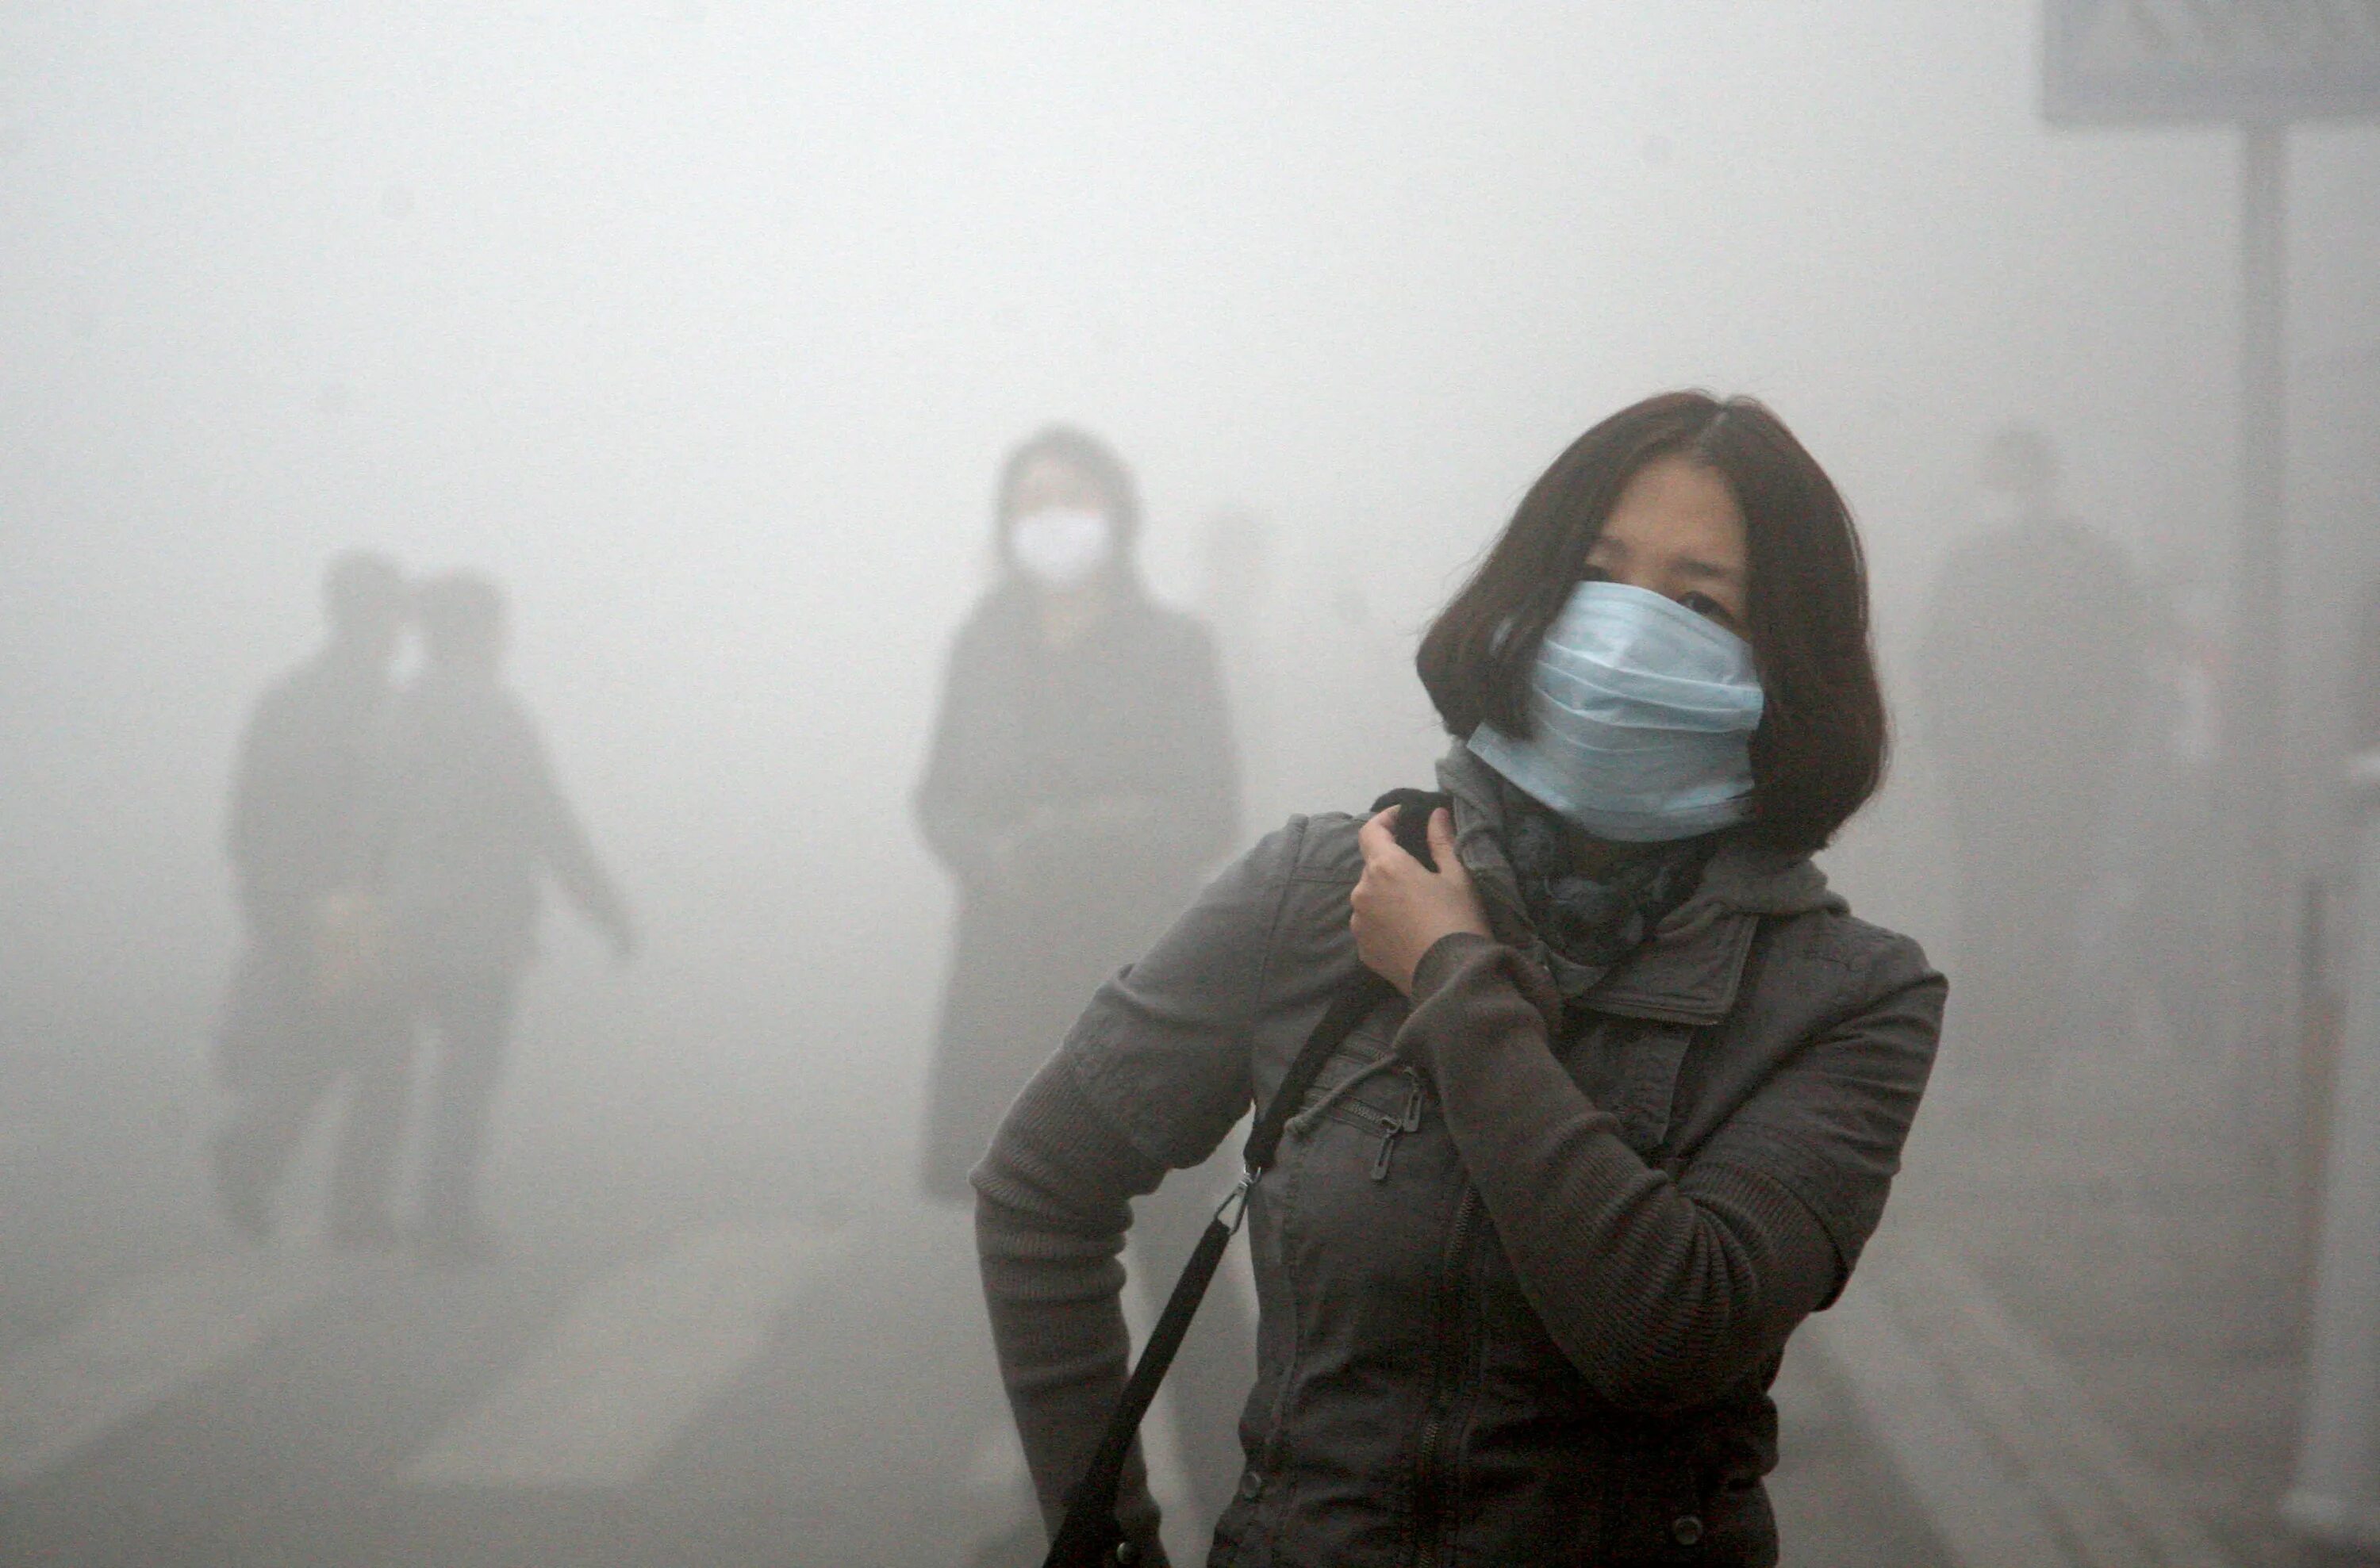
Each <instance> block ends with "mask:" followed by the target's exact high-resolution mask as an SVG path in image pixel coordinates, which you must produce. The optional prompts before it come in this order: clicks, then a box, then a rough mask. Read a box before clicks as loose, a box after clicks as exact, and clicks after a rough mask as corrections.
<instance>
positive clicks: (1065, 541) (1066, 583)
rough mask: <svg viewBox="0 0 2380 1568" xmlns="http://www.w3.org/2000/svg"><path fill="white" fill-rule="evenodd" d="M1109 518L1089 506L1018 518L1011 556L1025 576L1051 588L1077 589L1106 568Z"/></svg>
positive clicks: (1011, 538)
mask: <svg viewBox="0 0 2380 1568" xmlns="http://www.w3.org/2000/svg"><path fill="white" fill-rule="evenodd" d="M1110 533H1111V530H1110V529H1109V527H1108V519H1107V514H1106V513H1102V512H1097V511H1094V510H1092V509H1091V508H1089V507H1087V506H1045V507H1043V508H1042V509H1041V510H1039V511H1038V512H1028V513H1026V514H1025V515H1024V516H1022V517H1020V518H1018V519H1017V520H1016V521H1015V523H1014V525H1012V526H1011V527H1010V529H1009V534H1008V549H1009V553H1010V554H1012V555H1014V557H1015V558H1016V564H1017V565H1018V566H1020V567H1022V568H1024V570H1025V572H1026V575H1028V576H1030V577H1032V578H1033V579H1034V580H1036V581H1037V582H1039V583H1042V584H1044V585H1047V586H1050V587H1052V588H1072V587H1078V586H1080V585H1082V584H1084V583H1087V582H1088V581H1089V580H1090V579H1091V577H1092V575H1093V574H1094V573H1097V572H1098V571H1099V568H1100V567H1102V566H1104V565H1106V564H1107V561H1108V553H1109V550H1110V549H1111V540H1110Z"/></svg>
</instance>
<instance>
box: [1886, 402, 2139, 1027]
mask: <svg viewBox="0 0 2380 1568" xmlns="http://www.w3.org/2000/svg"><path fill="white" fill-rule="evenodd" d="M1983 481H1984V486H1985V491H1986V493H1987V495H1989V496H1990V497H1991V498H1992V499H1993V501H1994V502H1995V505H1996V507H1997V508H1998V509H2000V513H2001V514H2000V516H1999V517H1998V519H1997V520H1996V521H1994V522H1993V523H1992V525H1989V526H1987V527H1986V528H1985V529H1984V530H1983V531H1981V532H1979V533H1977V534H1976V535H1974V536H1973V537H1971V538H1969V539H1968V540H1967V541H1966V542H1965V543H1963V544H1961V546H1960V547H1959V548H1958V549H1955V550H1953V551H1952V553H1951V556H1950V559H1949V562H1948V563H1947V564H1946V565H1945V566H1944V567H1943V569H1942V574H1941V576H1940V578H1939V579H1938V580H1937V583H1936V585H1935V588H1934V594H1933V599H1932V603H1931V605H1930V607H1929V610H1928V614H1927V619H1926V627H1925V644H1924V648H1923V651H1922V655H1921V657H1922V665H1921V668H1920V671H1919V675H1920V681H1921V683H1922V688H1923V689H1922V693H1921V695H1922V697H1923V700H1924V706H1925V731H1926V741H1927V744H1928V747H1929V749H1930V750H1931V751H1932V753H1933V754H1934V757H1935V759H1936V761H1937V763H1938V764H1939V765H1940V766H1941V768H1942V772H1943V779H1944V783H1945V786H1946V789H1947V790H1948V793H1949V802H1950V812H1951V816H1952V820H1953V823H1954V826H1955V827H1956V830H1957V835H1958V845H1959V880H1958V909H1959V979H1960V994H1961V1001H1960V1004H1959V1009H1958V1018H1957V1019H1956V1022H1957V1026H1958V1028H1959V1029H1960V1031H1961V1032H1962V1033H1963V1034H1964V1035H1965V1036H1966V1037H1967V1038H1969V1039H1970V1040H1973V1041H1974V1042H1975V1043H1976V1045H1977V1046H1978V1047H1979V1049H1978V1051H1977V1055H1978V1057H1979V1058H1981V1059H1983V1060H1985V1061H1987V1062H1990V1063H1992V1064H1994V1065H1995V1066H1997V1067H2001V1068H2005V1069H2010V1070H2013V1071H2015V1072H2018V1073H2023V1072H2025V1071H2027V1070H2028V1069H2030V1068H2032V1067H2037V1066H2038V1065H2039V1064H2040V1063H2041V1062H2042V1061H2043V1059H2044V1057H2045V1055H2046V1053H2047V1052H2048V1050H2049V1049H2050V1048H2051V1046H2052V1044H2053V1043H2055V1041H2056V1038H2057V1035H2058V1031H2059V1029H2060V1028H2061V1026H2062V1025H2063V1023H2064V1022H2065V1013H2066V1004H2067V1000H2068V997H2069V995H2070V991H2069V987H2070V981H2071V978H2072V977H2071V974H2070V967H2071V966H2070V954H2071V952H2072V949H2073V947H2074V943H2075V939H2076V935H2077V933H2078V931H2079V929H2080V926H2081V922H2082V919H2083V913H2084V911H2085V910H2086V908H2087V906H2088V903H2089V900H2090V899H2091V898H2092V896H2093V887H2094V882H2095V874H2097V873H2098V872H2099V871H2100V870H2101V868H2102V865H2103V856H2102V850H2103V847H2104V842H2105V839H2106V837H2107V830H2108V826H2109V813H2110V812H2111V810H2112V809H2113V808H2114V806H2115V804H2116V799H2115V797H2116V787H2117V784H2118V781H2119V777H2120V775H2121V772H2122V768H2123V765H2124V762H2125V758H2126V755H2127V754H2128V752H2129V750H2130V747H2131V741H2132V739H2133V732H2134V730H2135V729H2136V728H2137V726H2138V725H2139V724H2140V723H2141V721H2142V718H2143V710H2144V707H2145V706H2146V704H2147V703H2148V700H2149V685H2148V643H2149V628H2148V625H2147V615H2146V611H2145V609H2144V606H2143V598H2142V594H2141V590H2140V587H2139V585H2138V583H2137V581H2136V579H2135V577H2134V574H2133V571H2132V568H2131V564H2130V562H2128V561H2126V560H2125V558H2124V554H2123V552H2122V551H2121V550H2119V549H2117V548H2116V547H2115V546H2113V545H2111V544H2109V543H2107V541H2106V540H2105V539H2103V538H2101V537H2099V536H2097V535H2096V534H2095V533H2093V532H2092V531H2091V530H2090V529H2088V528H2086V527H2084V526H2083V525H2082V524H2081V523H2079V522H2077V521H2076V520H2075V519H2074V518H2072V517H2071V516H2069V515H2068V514H2067V513H2064V512H2062V511H2060V510H2059V509H2058V503H2057V485H2058V455H2057V452H2056V451H2055V449H2053V448H2052V447H2051V445H2050V443H2049V442H2048V440H2046V438H2044V437H2043V436H2042V435H2041V434H2040V433H2038V432H2037V431H2034V430H2031V429H2026V428H2010V429H2008V430H2004V431H2002V432H2001V433H2000V434H1999V435H1998V436H1997V437H1995V438H1994V439H1993V440H1992V441H1991V443H1990V444H1989V445H1988V447H1986V449H1985V455H1984V471H1983Z"/></svg>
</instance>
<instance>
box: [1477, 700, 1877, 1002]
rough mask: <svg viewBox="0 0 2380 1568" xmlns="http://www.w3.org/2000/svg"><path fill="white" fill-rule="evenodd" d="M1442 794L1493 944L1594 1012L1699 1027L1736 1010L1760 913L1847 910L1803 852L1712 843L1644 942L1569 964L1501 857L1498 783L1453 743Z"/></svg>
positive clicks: (1568, 998) (1485, 767)
mask: <svg viewBox="0 0 2380 1568" xmlns="http://www.w3.org/2000/svg"><path fill="white" fill-rule="evenodd" d="M1438 780H1439V789H1441V790H1445V791H1446V792H1447V793H1448V794H1450V795H1451V796H1452V797H1453V798H1454V806H1453V810H1454V849H1455V853H1456V854H1457V855H1459V856H1461V857H1462V860H1463V865H1464V867H1465V868H1466V869H1467V870H1469V871H1470V873H1471V878H1472V882H1473V885H1474V886H1475V887H1477V888H1478V890H1479V896H1480V901H1481V902H1482V903H1483V904H1485V905H1486V906H1487V910H1488V925H1489V926H1490V927H1491V928H1492V929H1493V930H1494V931H1495V933H1496V936H1497V939H1498V940H1499V941H1501V942H1505V943H1507V944H1509V945H1511V946H1512V947H1518V948H1519V949H1520V950H1521V951H1522V952H1523V953H1524V954H1526V955H1527V956H1528V957H1529V959H1531V960H1532V961H1534V962H1535V963H1536V965H1537V966H1538V967H1539V968H1541V969H1543V970H1545V971H1546V972H1547V973H1548V974H1549V975H1550V976H1552V978H1553V981H1554V984H1555V986H1556V988H1557V989H1558V990H1560V993H1561V995H1562V999H1563V1001H1564V1002H1566V1003H1576V1004H1578V1005H1580V1006H1583V1007H1586V1008H1588V1009H1590V1010H1592V1011H1595V1012H1600V1013H1615V1014H1619V1015H1621V1016H1623V1017H1628V1018H1641V1019H1655V1020H1658V1021H1661V1022H1665V1023H1682V1024H1688V1025H1692V1026H1694V1027H1697V1028H1700V1027H1706V1026H1708V1025H1710V1024H1715V1023H1717V1022H1718V1021H1719V1020H1720V1019H1723V1018H1725V1017H1726V1016H1727V1014H1728V1011H1729V1009H1730V1008H1731V1007H1734V1005H1735V998H1736V993H1737V991H1738V990H1739V989H1740V988H1741V987H1742V985H1743V971H1744V961H1745V959H1747V958H1749V957H1750V955H1751V952H1752V938H1753V935H1754V934H1755V932H1756V931H1757V930H1758V929H1759V925H1760V917H1761V916H1763V915H1781V914H1799V913H1803V912H1804V911H1813V910H1832V911H1838V912H1840V911H1844V910H1847V909H1849V908H1850V906H1849V905H1848V904H1846V903H1845V902H1844V901H1843V899H1842V898H1841V897H1840V895H1839V894H1836V893H1834V892H1831V891H1829V890H1828V887H1827V878H1826V874H1824V873H1823V872H1821V871H1819V870H1818V868H1817V867H1816V866H1815V865H1814V864H1812V863H1811V862H1810V859H1809V857H1808V856H1806V855H1788V854H1782V853H1779V852H1778V851H1776V850H1762V849H1757V848H1755V847H1754V846H1752V845H1749V844H1745V843H1743V842H1741V841H1730V842H1728V843H1726V844H1723V845H1721V846H1720V847H1719V850H1718V853H1717V854H1715V855H1713V856H1712V857H1711V862H1710V864H1709V865H1708V866H1707V867H1706V868H1705V869H1704V872H1703V879H1702V884H1701V886H1699V887H1696V888H1695V889H1694V893H1693V894H1692V895H1691V896H1689V897H1688V898H1687V899H1686V901H1685V902H1684V903H1682V904H1681V905H1679V906H1678V907H1677V908H1676V909H1674V910H1672V911H1670V914H1669V916H1668V918H1667V919H1665V920H1663V921H1662V922H1661V923H1660V925H1659V927H1658V929H1656V930H1655V931H1654V933H1653V935H1651V936H1650V937H1649V938H1647V939H1646V940H1645V943H1644V945H1643V946H1641V947H1638V948H1637V949H1636V950H1635V951H1634V952H1633V953H1630V954H1629V955H1628V956H1627V957H1626V958H1624V959H1621V960H1620V961H1619V962H1618V963H1617V964H1614V965H1612V966H1610V967H1609V968H1608V969H1600V968H1595V967H1592V966H1588V965H1584V964H1578V963H1573V962H1572V961H1571V960H1569V959H1564V958H1562V957H1561V956H1560V954H1558V953H1555V952H1554V951H1552V950H1551V949H1550V948H1548V947H1547V946H1546V945H1545V943H1544V941H1543V940H1541V939H1540V938H1539V937H1538V935H1537V932H1536V926H1535V924H1534V923H1531V921H1530V920H1529V916H1528V911H1527V909H1526V908H1525V906H1524V904H1523V902H1522V899H1521V889H1520V884H1519V882H1518V881H1517V880H1516V879H1515V878H1514V876H1513V874H1512V862H1511V861H1510V860H1509V859H1507V858H1506V856H1505V853H1504V843H1503V838H1504V813H1503V806H1502V803H1501V802H1500V800H1499V798H1498V790H1497V788H1496V778H1495V775H1494V773H1493V772H1492V771H1491V770H1490V769H1489V768H1488V765H1487V764H1485V763H1483V762H1481V761H1480V760H1479V759H1478V758H1477V757H1476V756H1474V755H1473V754H1471V751H1470V749H1469V748H1468V747H1466V746H1464V745H1463V744H1462V743H1461V742H1456V743H1455V745H1454V746H1453V747H1452V748H1451V750H1449V751H1448V753H1447V754H1446V755H1445V756H1444V757H1443V758H1442V759H1440V760H1439V765H1438Z"/></svg>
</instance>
